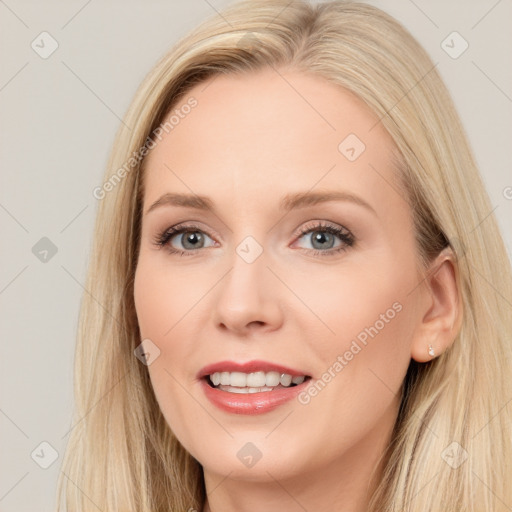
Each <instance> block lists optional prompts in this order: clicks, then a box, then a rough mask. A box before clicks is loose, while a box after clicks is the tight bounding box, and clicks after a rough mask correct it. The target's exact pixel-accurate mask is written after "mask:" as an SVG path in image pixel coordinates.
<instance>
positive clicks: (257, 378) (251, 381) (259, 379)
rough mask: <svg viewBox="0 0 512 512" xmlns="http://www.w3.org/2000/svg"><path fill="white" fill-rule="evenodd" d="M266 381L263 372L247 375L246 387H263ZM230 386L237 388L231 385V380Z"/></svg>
mask: <svg viewBox="0 0 512 512" xmlns="http://www.w3.org/2000/svg"><path fill="white" fill-rule="evenodd" d="M266 380H267V379H266V377H265V372H255V373H249V375H247V381H246V386H248V387H250V388H261V386H264V385H265V382H266ZM231 385H232V386H237V384H233V379H231Z"/></svg>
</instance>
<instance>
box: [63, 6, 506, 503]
mask: <svg viewBox="0 0 512 512" xmlns="http://www.w3.org/2000/svg"><path fill="white" fill-rule="evenodd" d="M125 124H126V126H127V127H129V128H126V127H125V126H122V127H121V129H120V132H119V134H118V136H117V139H116V141H115V144H114V149H113V152H112V155H111V159H110V162H109V166H108V171H107V173H106V176H105V182H104V183H103V185H102V186H101V187H98V189H96V190H95V197H97V199H98V200H99V201H100V206H99V212H98V217H97V224H96V233H95V244H94V250H93V254H92V258H91V264H90V269H89V274H88V282H87V285H86V288H87V290H88V292H89V293H88V294H87V295H85V296H84V302H83V305H82V311H81V322H80V332H79V338H78V345H77V354H76V372H75V374H76V413H75V414H76V416H75V421H74V423H73V424H74V425H75V427H74V428H73V430H72V432H71V437H70V441H69V445H68V448H67V452H66V456H65V460H64V465H63V476H62V479H61V481H60V485H59V495H60V493H62V494H64V489H65V498H66V506H67V507H68V509H69V510H73V511H80V510H89V509H91V508H92V507H93V506H94V507H95V508H98V509H100V510H103V511H114V510H115V511H135V510H137V511H157V510H161V511H164V510H166V511H168V510H172V511H182V510H200V511H211V512H219V511H222V512H229V511H232V510H238V511H240V510H244V511H251V510H257V509H261V508H263V507H265V508H266V509H267V510H270V511H274V510H275V511H277V510H283V509H284V510H323V509H327V508H328V507H329V508H330V509H333V510H350V511H356V512H362V511H379V512H383V511H389V512H391V511H392V512H398V511H404V510H408V511H414V512H427V511H431V512H433V511H436V512H439V511H455V510H456V511H463V510H468V511H469V510H471V511H484V510H485V511H493V512H498V511H502V510H509V509H510V508H511V507H512V491H511V490H510V488H509V487H507V485H506V484H507V482H508V481H510V477H511V476H512V469H511V463H510V460H511V456H512V444H511V439H510V399H511V397H512V389H511V384H510V379H508V378H507V376H508V371H509V369H510V361H511V360H512V354H511V345H510V332H511V327H512V325H511V322H512V320H511V318H512V316H511V315H510V298H511V297H512V284H511V280H512V278H511V271H510V264H509V262H508V260H507V256H506V251H505V249H504V245H503V242H502V239H501V237H500V234H499V231H498V228H497V224H496V220H495V218H494V216H493V215H492V214H491V215H489V212H490V211H491V210H492V208H491V206H490V204H489V200H488V198H487V195H486V193H485V190H484V187H483V184H482V181H481V179H480V177H479V174H478V171H477V169H476V165H475V162H474V159H473V156H472V153H471V150H470V148H469V146H468V143H467V140H466V137H465V134H464V131H463V128H462V126H461V124H460V121H459V119H458V116H457V114H456V111H455V109H454V106H453V104H452V101H451V99H450V96H449V94H448V92H447V90H446V88H445V86H444V85H443V83H442V81H441V79H440V77H439V75H438V73H437V71H436V69H435V66H434V65H433V63H432V61H431V60H430V58H429V57H428V56H427V54H426V53H425V51H424V50H423V49H422V48H421V47H420V46H419V44H418V43H417V42H416V41H415V40H414V39H413V38H412V36H411V35H410V34H409V33H408V32H407V31H406V30H405V29H404V28H403V27H402V26H401V25H400V24H398V23H397V22H396V21H395V20H394V19H392V18H391V17H390V16H389V15H386V14H385V13H383V12H382V11H380V10H379V9H377V8H374V7H371V6H368V5H365V4H361V3H353V2H331V3H324V4H319V5H316V6H311V5H308V4H307V3H305V2H300V1H298V2H293V3H288V2H284V1H273V0H272V1H265V0H262V1H260V0H258V1H250V2H241V3H238V4H236V5H234V6H232V7H230V8H228V9H226V10H225V11H223V12H222V15H221V16H218V17H215V18H212V19H211V20H209V21H207V22H206V23H204V24H203V25H202V26H201V27H199V28H198V29H197V30H196V31H194V32H193V33H192V34H190V35H189V36H188V37H186V38H185V39H183V40H182V41H181V42H180V43H179V44H178V45H177V46H176V47H175V48H174V49H172V50H171V51H170V52H169V53H168V54H167V55H166V56H165V57H164V58H163V59H162V60H161V61H160V62H159V63H158V64H157V66H156V67H155V68H154V69H153V71H152V72H151V73H150V74H149V75H148V77H147V78H146V79H145V81H144V82H143V84H142V85H141V87H140V89H139V91H138V92H137V94H136V96H135V98H134V100H133V103H132V105H131V107H130V109H129V111H128V113H127V115H126V117H125ZM484 219H485V221H484Z"/></svg>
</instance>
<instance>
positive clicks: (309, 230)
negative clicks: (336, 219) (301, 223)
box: [299, 223, 355, 256]
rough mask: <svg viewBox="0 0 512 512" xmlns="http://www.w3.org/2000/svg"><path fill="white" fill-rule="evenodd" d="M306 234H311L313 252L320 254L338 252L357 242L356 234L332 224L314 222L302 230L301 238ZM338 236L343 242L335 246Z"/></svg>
mask: <svg viewBox="0 0 512 512" xmlns="http://www.w3.org/2000/svg"><path fill="white" fill-rule="evenodd" d="M306 235H309V238H310V241H311V244H312V245H313V249H312V250H313V253H314V254H315V255H318V256H330V255H332V254H338V253H339V252H341V251H345V250H347V249H348V248H349V247H352V246H353V245H354V242H355V240H354V236H353V235H352V233H351V232H350V231H349V230H348V229H346V228H342V227H338V226H336V225H332V224H322V223H320V224H314V225H313V226H305V227H304V228H302V229H301V230H300V232H299V238H302V237H304V236H306ZM311 235H314V236H311ZM336 238H338V239H339V240H340V241H341V243H340V244H339V245H338V246H336V247H335V246H334V244H335V242H336V240H335V239H336ZM319 249H320V250H319Z"/></svg>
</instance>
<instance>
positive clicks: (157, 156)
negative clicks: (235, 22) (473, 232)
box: [135, 69, 460, 512]
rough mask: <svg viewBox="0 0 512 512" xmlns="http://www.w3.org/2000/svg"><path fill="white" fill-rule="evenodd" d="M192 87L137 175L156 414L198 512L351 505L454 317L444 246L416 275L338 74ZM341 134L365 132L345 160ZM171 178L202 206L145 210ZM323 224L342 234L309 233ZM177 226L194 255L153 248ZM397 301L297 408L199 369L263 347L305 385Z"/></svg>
mask: <svg viewBox="0 0 512 512" xmlns="http://www.w3.org/2000/svg"><path fill="white" fill-rule="evenodd" d="M206 85H208V87H206ZM290 85H293V87H291V86H290ZM191 96H193V97H195V98H196V99H197V101H198V105H197V107H195V109H193V110H192V112H191V113H190V114H189V115H188V116H186V117H185V118H184V119H181V120H180V123H179V124H178V125H177V126H175V127H174V129H173V130H172V131H170V132H169V133H168V134H166V135H165V136H164V137H163V140H162V141H161V142H159V143H158V145H157V146H156V147H155V148H154V149H153V150H152V151H151V153H150V154H149V155H148V159H147V161H146V171H145V172H146V174H145V178H144V180H145V190H144V203H143V212H144V214H143V218H142V231H141V243H140V254H139V259H138V263H137V271H136V276H135V305H136V310H137V317H138V322H139V326H140V331H141V339H145V338H149V339H151V340H152V341H153V343H154V344H155V345H157V346H158V347H159V349H160V351H161V353H160V356H159V357H158V358H157V359H156V360H155V361H154V362H153V363H152V364H151V365H150V366H148V371H149V374H150V377H151V382H152V385H153V388H154V391H155V395H156V397H157V400H158V403H159V405H160V408H161V411H162V413H163V415H164V416H165V418H166V420H167V422H168V424H169V426H170V427H171V429H172V430H173V432H174V433H175V435H176V436H177V438H178V439H179V440H180V442H181V443H182V444H183V446H184V447H185V448H186V449H187V450H188V451H189V453H191V454H192V456H193V457H195V458H196V459H197V460H198V461H199V462H200V464H201V465H202V467H203V470H204V475H205V483H206V491H207V495H208V499H207V503H206V504H205V508H204V511H211V512H232V511H233V512H234V511H237V512H253V511H256V510H265V511H267V512H277V511H281V510H287V511H289V512H295V511H297V512H298V511H303V510H310V511H313V510H327V509H330V510H339V511H346V512H348V511H350V512H363V511H365V510H366V507H367V505H368V501H369V493H370V492H371V490H372V489H373V488H374V486H375V482H376V481H377V480H378V477H379V476H380V474H381V470H382V465H381V464H380V463H379V461H380V457H381V455H382V454H383V452H384V450H385V447H386V446H387V444H388V443H389V440H390V436H391V432H392V428H393V425H394V423H395V420H396V417H397V413H398V407H399V391H400V386H401V384H402V382H403V379H404V377H405V374H406V371H407V368H408V365H409V363H410V360H411V358H413V359H416V360H417V361H420V362H424V361H428V360H430V359H431V357H430V356H429V355H428V345H429V344H432V345H433V347H434V348H435V352H436V356H438V355H439V354H441V353H442V352H443V351H444V350H446V349H447V348H448V347H449V345H450V343H452V342H453V339H454V337H455V334H456V332H457V329H458V326H459V325H460V311H459V308H458V291H457V284H456V270H455V266H454V263H453V261H452V257H451V255H450V254H449V253H448V252H443V253H441V254H440V255H439V257H438V258H436V259H435V260H434V261H433V262H432V264H431V268H430V269H429V270H430V272H429V273H428V274H427V277H426V279H423V277H424V275H423V274H422V273H421V272H420V270H419V266H418V255H417V251H416V246H415V239H414V228H413V224H412V214H411V210H410V207H409V205H408V204H407V202H406V201H404V199H403V197H402V196H401V195H400V194H398V193H397V191H396V188H394V187H392V186H390V184H391V183H396V176H395V170H394V168H393V165H392V163H391V158H390V155H391V150H392V147H393V142H392V140H391V138H390V137H389V136H388V135H387V133H386V132H385V131H384V129H383V128H382V125H381V124H378V125H377V126H376V127H375V128H374V129H372V130H370V128H372V127H373V126H374V125H375V123H376V120H377V118H376V117H375V116H374V115H373V114H372V113H371V112H370V111H369V110H368V109H367V108H366V107H365V106H364V104H363V103H361V102H360V101H359V100H357V99H356V98H355V97H354V96H352V95H350V94H349V93H347V92H345V91H344V90H343V89H341V88H340V87H338V86H336V85H334V84H330V83H328V82H327V81H325V80H323V79H321V78H318V77H313V76H308V75H306V74H304V73H301V72H298V71H294V70H290V69H286V70H281V71H280V73H277V72H276V71H274V70H270V69H267V70H263V71H260V72H258V73H251V74H246V75H240V76H234V75H227V76H222V77H216V78H215V79H213V80H210V81H209V82H208V84H206V83H201V84H199V85H196V86H195V87H194V88H193V89H191V90H190V91H189V92H188V93H187V95H186V97H185V99H184V100H183V102H182V104H184V103H185V102H186V99H187V98H189V97H191ZM351 133H352V134H356V135H357V137H358V138H359V139H361V140H362V141H363V142H364V144H365V146H366V149H365V150H364V152H362V153H361V154H360V156H359V157H358V158H357V159H355V160H354V161H349V160H348V159H347V158H346V157H345V156H344V155H343V154H342V153H341V152H340V151H339V150H338V145H339V144H340V142H341V141H342V140H343V139H344V138H345V137H347V135H348V134H351ZM376 170H377V171H378V172H376ZM299 191H310V192H318V191H324V192H325V191H343V192H345V193H347V194H350V195H351V196H352V197H354V196H357V198H359V199H360V200H361V201H364V203H366V204H367V206H364V205H362V204H361V201H359V202H357V201H353V200H349V199H346V198H345V200H340V201H330V202H324V203H318V204H311V205H308V206H305V207H301V208H296V209H293V210H291V211H289V212H287V213H286V214H285V213H284V212H282V211H280V210H279V203H280V200H281V199H282V198H283V196H285V195H286V194H290V193H295V192H299ZM167 192H173V193H184V194H193V195H199V196H208V197H209V198H210V199H211V201H212V204H213V206H214V209H215V213H214V212H213V211H212V210H199V209H194V208H192V207H184V206H175V205H165V206H160V207H157V208H154V209H153V210H152V211H150V212H148V211H147V210H148V209H149V207H150V206H151V205H152V204H153V203H154V202H155V201H157V199H159V198H160V197H161V196H162V195H163V194H165V193H167ZM320 222H321V223H322V224H323V225H324V224H328V225H333V226H335V227H343V228H344V233H346V232H347V230H348V231H349V232H350V233H351V235H352V236H353V240H354V242H353V243H352V244H351V245H350V244H348V243H347V241H346V239H340V238H339V237H338V236H337V235H331V238H330V239H327V242H325V241H324V242H323V245H321V244H319V243H315V235H316V236H317V237H318V236H319V235H318V233H317V232H318V228H317V227H316V226H317V225H318V223H320ZM179 223H182V224H183V223H185V224H186V223H193V224H194V226H198V227H199V230H198V229H197V228H195V229H192V230H191V231H192V232H195V233H196V234H197V233H198V231H199V234H201V235H202V236H203V239H202V240H203V241H202V242H201V243H200V244H199V245H197V238H196V239H195V244H196V245H195V246H193V243H194V240H193V239H192V241H191V242H189V243H188V244H187V243H186V242H187V240H186V237H187V235H186V234H184V235H179V234H178V235H174V237H173V238H172V239H171V240H170V241H168V244H167V245H168V246H171V248H174V249H176V250H181V251H189V252H192V249H191V248H192V247H199V248H198V249H196V250H195V251H194V252H195V254H193V255H186V256H183V257H182V256H180V255H177V254H172V253H170V252H169V250H168V249H167V247H160V248H159V247H157V246H156V245H155V242H154V240H155V239H156V237H157V236H158V235H159V234H160V232H162V231H165V230H167V229H168V228H170V227H172V226H175V225H177V224H179ZM304 227H306V228H307V229H308V230H309V231H308V234H302V235H300V234H299V229H300V228H304ZM320 232H322V231H321V230H320ZM188 235H190V233H189V234H188ZM247 236H252V237H253V238H254V239H255V240H256V241H257V243H258V244H259V245H260V246H261V248H262V250H263V252H262V253H261V255H260V256H259V257H258V258H257V259H256V260H255V261H253V262H252V263H247V261H245V260H244V259H243V258H241V257H240V256H239V254H237V252H236V248H237V246H238V245H239V244H240V242H242V240H244V239H245V238H246V237H247ZM327 236H329V235H327ZM189 240H190V236H189ZM340 246H344V249H345V250H342V251H339V252H337V253H335V252H334V251H335V250H336V249H337V248H338V247H340ZM315 250H316V251H317V252H316V253H315V252H314V251H315ZM328 252H330V254H327V253H328ZM393 304H395V307H397V306H396V305H397V304H398V305H399V306H401V307H400V311H399V312H396V311H395V313H396V314H395V313H393V318H392V319H391V320H389V319H388V321H387V322H385V323H384V324H383V327H378V334H377V335H375V337H373V338H372V337H369V338H368V343H367V345H364V346H363V345H361V344H360V345H361V347H362V349H361V350H360V351H359V352H358V353H357V355H355V356H354V357H353V358H352V359H351V360H350V361H349V362H348V364H346V366H344V368H343V370H342V371H339V372H337V373H336V374H335V377H334V378H332V379H331V380H330V382H329V383H328V384H327V385H326V386H325V387H324V388H323V389H322V390H321V391H320V392H319V393H318V394H317V395H316V396H314V397H313V398H311V400H310V401H309V403H307V404H304V403H299V401H298V400H295V399H294V400H292V401H290V402H287V403H285V404H283V405H281V406H279V407H277V408H276V409H274V410H271V411H269V412H266V413H264V414H258V415H253V416H247V415H237V414H233V413H229V412H226V411H223V410H220V409H218V408H217V407H216V406H215V405H213V404H212V403H211V402H210V401H209V400H208V399H207V398H206V397H205V395H204V392H203V390H202V388H201V385H200V382H199V381H198V379H197V378H196V374H197V372H198V371H199V370H200V369H201V368H202V367H204V366H205V365H208V364H211V363H214V362H218V361H222V360H232V361H237V362H245V361H249V360H253V359H263V360H266V361H271V362H273V363H279V364H283V365H286V366H288V367H292V368H298V369H301V370H303V371H304V373H305V374H307V375H310V376H312V379H311V381H309V384H310V385H312V383H314V382H315V381H317V380H318V379H321V378H322V375H323V374H324V373H325V372H326V371H327V370H328V369H329V368H332V367H333V363H335V361H337V358H338V356H339V355H343V354H345V353H346V352H347V351H348V350H350V347H351V343H352V342H353V340H355V339H357V336H358V334H360V333H361V332H363V331H364V329H365V328H368V327H370V326H375V325H377V324H376V321H378V320H379V318H382V317H381V315H382V314H385V313H386V311H389V310H390V308H391V309H393ZM381 324H382V322H381ZM379 325H380V324H379ZM247 442H251V443H253V444H254V445H255V446H256V447H257V448H258V449H259V451H260V452H261V454H262V456H261V459H260V460H259V461H258V462H257V463H256V464H255V465H254V466H252V467H246V465H244V464H242V463H241V461H240V459H239V458H238V457H237V452H238V451H239V450H240V449H241V448H242V447H243V446H244V445H245V444H246V443H247ZM372 477H373V478H372Z"/></svg>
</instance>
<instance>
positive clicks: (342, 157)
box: [144, 69, 400, 203]
mask: <svg viewBox="0 0 512 512" xmlns="http://www.w3.org/2000/svg"><path fill="white" fill-rule="evenodd" d="M191 99H193V100H194V101H195V102H196V103H195V106H194V107H193V108H183V106H184V105H186V104H187V103H190V101H191ZM171 116H174V117H173V122H172V126H173V127H172V129H171V130H169V132H168V133H166V134H164V135H163V139H162V140H161V141H159V142H158V143H157V145H156V147H154V148H153V149H152V150H151V152H150V153H149V155H148V157H147V162H146V173H147V176H145V178H144V179H145V185H146V186H145V189H146V192H147V194H146V195H151V198H153V199H154V198H155V196H156V195H157V194H158V193H163V192H166V191H175V190H176V191H183V192H189V193H190V192H193V193H197V194H205V195H215V196H218V198H219V200H227V201H233V197H234V195H235V194H236V196H237V197H238V198H239V200H240V202H241V203H243V202H245V201H248V200H251V199H252V200H255V201H256V200H258V199H259V198H265V199H269V197H270V195H269V194H270V192H271V191H272V192H273V191H275V193H276V194H277V195H279V196H281V195H283V194H284V193H287V192H290V191H294V190H304V189H312V188H314V187H320V188H322V189H326V188H336V189H340V188H343V189H348V190H350V191H351V192H353V193H358V194H361V195H364V196H365V197H366V198H368V201H369V202H371V201H392V200H395V201H396V200H397V199H400V198H399V197H398V198H397V197H395V198H393V197H392V196H393V194H394V195H395V196H396V195H397V193H396V190H394V189H393V187H392V186H391V185H390V183H393V182H396V172H395V170H394V169H393V163H392V160H391V152H392V150H393V148H394V144H393V141H392V139H391V137H390V136H389V135H388V134H387V132H386V131H385V130H384V128H383V127H382V125H381V124H380V123H379V122H378V121H379V120H378V118H377V117H376V116H375V115H374V114H373V113H372V112H371V110H370V109H369V108H368V107H367V106H366V104H365V103H364V102H362V101H361V100H360V99H359V98H357V97H356V96H355V95H353V94H352V93H350V92H348V91H346V90H345V89H343V88H342V87H340V86H339V85H337V84H334V83H331V82H328V81H327V80H326V79H324V78H321V77H318V76H314V75H310V74H305V73H303V72H300V71H293V70H274V69H265V70H261V71H258V72H252V73H246V74H239V75H234V74H230V75H218V76H214V77H213V78H211V79H209V80H208V81H206V82H202V83H200V84H198V85H196V86H195V87H194V88H192V89H190V90H189V91H188V93H187V94H186V95H185V96H184V97H183V98H182V99H181V100H180V102H179V103H178V104H177V105H176V106H175V107H173V109H172V112H170V113H169V115H168V116H167V120H169V119H170V118H171ZM168 189H169V190H168ZM386 195H388V196H389V197H387V198H386V197H385V196H386ZM276 197H277V196H276Z"/></svg>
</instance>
